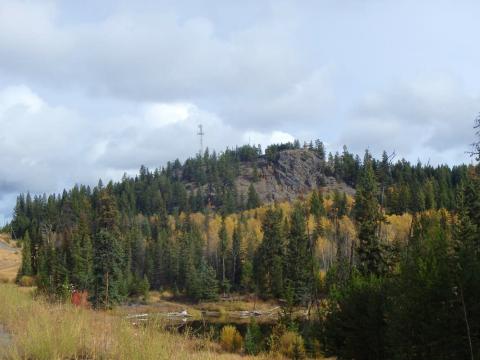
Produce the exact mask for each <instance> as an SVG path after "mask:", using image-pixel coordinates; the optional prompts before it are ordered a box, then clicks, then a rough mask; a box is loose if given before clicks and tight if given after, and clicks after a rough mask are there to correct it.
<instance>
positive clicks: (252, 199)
mask: <svg viewBox="0 0 480 360" xmlns="http://www.w3.org/2000/svg"><path fill="white" fill-rule="evenodd" d="M259 206H260V197H259V196H258V194H257V192H256V190H255V188H254V187H253V184H250V186H249V187H248V196H247V210H249V209H255V208H257V207H259Z"/></svg>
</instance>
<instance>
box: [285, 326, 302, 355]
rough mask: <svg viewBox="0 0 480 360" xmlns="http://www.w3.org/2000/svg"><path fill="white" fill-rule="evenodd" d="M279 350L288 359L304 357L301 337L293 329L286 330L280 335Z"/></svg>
mask: <svg viewBox="0 0 480 360" xmlns="http://www.w3.org/2000/svg"><path fill="white" fill-rule="evenodd" d="M279 350H280V352H281V353H282V354H283V355H284V356H286V357H288V358H290V359H304V358H305V346H304V345H303V338H302V337H301V336H300V335H299V334H297V333H296V332H293V331H287V332H286V333H285V334H283V335H282V336H281V337H280V342H279Z"/></svg>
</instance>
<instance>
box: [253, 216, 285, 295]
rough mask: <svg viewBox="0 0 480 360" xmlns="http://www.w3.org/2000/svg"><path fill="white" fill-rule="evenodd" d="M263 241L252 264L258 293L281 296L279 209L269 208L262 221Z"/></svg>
mask: <svg viewBox="0 0 480 360" xmlns="http://www.w3.org/2000/svg"><path fill="white" fill-rule="evenodd" d="M262 230H263V241H262V243H261V244H260V246H259V247H258V249H257V252H256V256H255V264H254V274H255V277H256V283H257V288H258V290H259V293H260V294H261V295H262V296H265V297H272V296H273V297H281V296H282V294H283V287H284V283H283V281H284V268H285V265H284V264H285V235H284V234H285V233H284V224H283V214H282V211H281V210H280V209H274V208H269V209H268V210H267V212H266V213H265V217H264V220H263V222H262Z"/></svg>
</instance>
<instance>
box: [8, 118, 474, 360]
mask: <svg viewBox="0 0 480 360" xmlns="http://www.w3.org/2000/svg"><path fill="white" fill-rule="evenodd" d="M478 124H479V123H478V121H477V127H478ZM295 149H300V144H299V142H297V141H296V142H294V143H287V144H279V145H272V146H269V147H268V148H267V149H265V152H263V151H262V149H261V148H260V147H259V146H258V147H256V146H249V145H247V146H242V147H238V148H235V149H234V150H231V149H227V150H225V151H224V152H221V153H215V152H212V153H210V151H209V150H206V151H205V153H204V154H199V155H197V156H196V157H194V158H190V159H187V160H186V161H184V162H183V163H182V162H180V161H179V160H176V161H174V162H172V163H168V164H166V166H165V167H161V168H158V169H155V170H153V171H152V170H149V169H147V168H145V167H141V168H140V171H139V174H138V175H136V176H134V177H129V176H126V175H125V176H124V177H123V178H122V180H121V181H119V182H109V183H107V184H103V183H102V181H99V183H98V185H97V186H95V187H93V188H91V187H89V186H83V185H77V186H75V187H73V188H72V189H67V190H64V191H63V193H62V194H51V195H32V194H22V195H20V196H19V197H18V199H17V204H16V207H15V211H14V218H13V220H12V222H11V224H10V225H9V230H10V231H11V232H12V234H13V235H14V237H16V238H17V239H21V242H22V266H21V269H20V271H19V274H18V280H19V281H20V280H21V279H22V278H24V277H31V278H34V279H35V282H36V284H37V286H38V288H39V290H40V291H42V292H44V293H46V294H49V295H51V296H54V297H56V298H67V297H68V296H69V294H70V293H71V291H72V289H75V290H79V291H87V292H88V294H89V300H90V301H91V303H92V304H93V306H94V307H96V308H105V307H107V308H109V307H113V306H115V305H116V304H120V303H122V302H124V301H126V300H127V299H129V298H135V297H138V296H141V295H143V294H145V293H147V292H148V291H149V290H165V289H168V290H170V291H172V292H173V293H174V294H175V296H177V297H178V298H180V299H184V300H186V301H194V302H197V301H212V300H216V299H218V298H219V297H226V296H229V294H255V295H256V296H258V297H260V298H263V299H274V300H278V301H280V303H281V304H282V309H283V316H282V321H284V323H285V326H286V327H288V328H289V329H298V327H296V326H297V325H296V324H295V322H296V319H295V318H294V317H292V315H291V314H292V312H291V311H290V312H289V309H293V308H299V307H302V308H304V309H306V311H307V312H308V313H309V314H310V313H312V314H313V315H312V316H311V317H310V319H311V320H310V326H309V327H308V331H309V337H308V338H309V339H314V340H309V341H310V342H312V343H306V344H305V346H306V347H307V348H308V347H310V348H319V349H321V352H322V353H323V354H325V355H329V356H337V357H338V358H339V359H478V358H480V302H479V299H480V168H479V166H478V165H469V166H467V165H459V166H454V167H449V166H445V165H442V166H431V165H429V164H422V163H417V164H412V163H410V162H408V161H406V160H400V161H396V162H392V161H391V159H390V158H389V156H388V155H387V153H384V154H383V156H382V157H381V158H380V159H375V158H373V157H372V156H371V154H370V153H369V152H368V151H367V152H365V154H363V157H362V158H360V156H358V155H354V154H352V153H350V152H349V151H348V150H347V148H346V147H344V149H343V151H342V152H341V153H335V154H331V153H330V154H326V153H325V148H324V146H323V144H322V142H320V141H318V140H317V141H315V142H313V143H310V144H306V145H305V149H307V151H310V152H312V153H314V154H315V156H318V157H319V158H320V159H321V161H322V163H323V167H322V168H321V169H319V170H318V171H320V172H322V173H323V174H325V175H326V176H332V177H334V178H335V179H336V180H337V181H338V182H339V183H344V184H346V186H349V187H351V188H353V189H354V190H355V191H354V193H353V195H352V194H347V193H345V192H339V191H333V192H331V191H325V190H324V188H323V187H322V186H319V187H318V188H317V189H316V190H314V191H312V192H311V193H309V194H305V195H303V194H302V195H300V194H299V196H298V198H297V199H296V200H295V201H290V202H289V201H284V202H276V203H263V204H262V203H261V200H260V199H261V196H259V194H258V193H257V192H256V190H255V187H254V186H253V185H254V181H255V180H252V183H251V184H250V187H249V188H248V191H247V192H246V193H240V192H239V190H238V189H237V187H236V182H235V180H236V178H237V176H238V174H239V171H240V170H239V169H240V167H241V166H249V167H251V168H253V169H256V164H257V161H258V159H264V160H266V161H267V162H268V163H269V164H271V166H273V167H274V166H275V163H276V161H277V159H278V155H279V154H280V153H281V152H282V151H287V150H295ZM474 153H475V154H476V155H477V156H478V153H479V148H478V146H477V147H476V149H475V150H474ZM289 314H290V315H289ZM303 335H304V334H303Z"/></svg>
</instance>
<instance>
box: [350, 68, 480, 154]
mask: <svg viewBox="0 0 480 360" xmlns="http://www.w3.org/2000/svg"><path fill="white" fill-rule="evenodd" d="M479 108H480V97H479V96H473V95H470V94H468V93H466V92H465V90H464V88H463V87H462V85H461V83H460V82H458V81H456V80H455V79H454V78H452V77H451V76H448V75H445V74H439V75H437V76H435V77H431V78H420V79H417V80H415V81H412V82H408V83H402V84H397V85H396V86H393V87H391V88H390V89H388V90H386V91H383V92H382V93H374V94H370V95H369V96H367V97H365V99H364V100H363V102H361V104H360V105H359V106H358V107H357V108H356V110H355V111H354V112H353V113H352V115H351V116H352V119H353V120H352V121H351V123H350V126H349V127H348V128H347V129H346V130H345V131H344V132H343V135H342V137H341V142H343V143H345V144H348V145H350V146H352V147H353V148H354V149H355V150H357V151H358V150H360V149H362V148H370V149H371V150H373V151H374V152H375V153H377V154H378V153H380V151H382V150H389V151H393V150H396V151H397V153H400V154H401V156H405V157H407V158H414V159H415V158H422V157H424V156H425V155H424V154H431V153H432V150H433V151H434V154H435V158H436V160H437V161H438V162H451V160H452V159H456V160H457V161H462V159H465V151H467V150H468V146H469V144H470V143H472V142H473V140H474V131H473V129H472V128H473V120H474V118H475V116H476V113H477V112H478V109H479Z"/></svg>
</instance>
